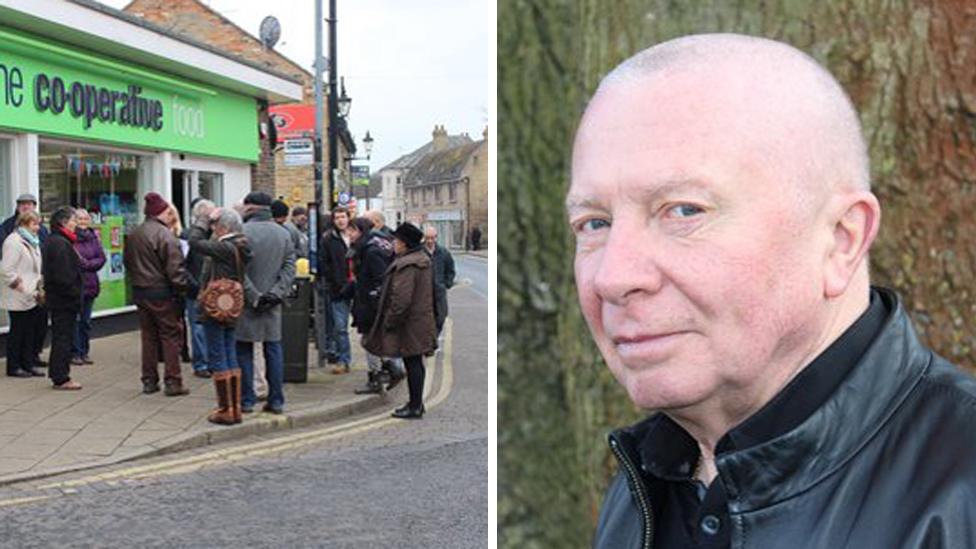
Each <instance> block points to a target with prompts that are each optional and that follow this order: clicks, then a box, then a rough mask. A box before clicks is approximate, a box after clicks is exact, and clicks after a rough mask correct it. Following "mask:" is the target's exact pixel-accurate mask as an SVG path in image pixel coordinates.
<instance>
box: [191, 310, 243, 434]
mask: <svg viewBox="0 0 976 549" xmlns="http://www.w3.org/2000/svg"><path fill="white" fill-rule="evenodd" d="M201 328H202V331H203V333H204V337H205V339H206V341H207V364H209V366H210V370H209V371H210V376H211V377H212V378H213V380H214V386H215V387H216V389H217V403H218V404H217V409H216V410H214V411H213V412H211V413H210V415H209V416H208V417H207V419H208V420H209V421H210V422H211V423H218V424H221V425H232V424H234V423H240V422H241V415H240V414H241V409H242V408H243V402H242V399H241V389H242V385H243V383H242V382H243V380H244V379H249V378H244V377H243V371H242V368H240V367H239V363H238V360H237V340H236V338H235V337H234V327H233V326H225V325H223V324H220V323H218V322H214V321H212V320H205V321H204V322H203V323H202V324H201Z"/></svg>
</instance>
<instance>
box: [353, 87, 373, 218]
mask: <svg viewBox="0 0 976 549" xmlns="http://www.w3.org/2000/svg"><path fill="white" fill-rule="evenodd" d="M350 101H352V100H351V99H350ZM363 149H365V150H366V156H365V157H362V156H352V157H349V160H350V162H351V161H353V160H365V161H366V169H367V174H368V170H369V158H370V156H371V155H372V154H373V136H371V135H369V130H366V137H364V138H363ZM366 209H367V210H368V209H369V179H367V180H366Z"/></svg>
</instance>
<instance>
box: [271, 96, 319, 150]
mask: <svg viewBox="0 0 976 549" xmlns="http://www.w3.org/2000/svg"><path fill="white" fill-rule="evenodd" d="M268 110H269V112H270V113H271V118H272V120H274V124H275V129H277V130H278V143H282V142H284V141H285V140H286V139H298V138H301V137H313V136H314V135H315V105H298V104H294V105H276V106H274V107H271V108H270V109H268Z"/></svg>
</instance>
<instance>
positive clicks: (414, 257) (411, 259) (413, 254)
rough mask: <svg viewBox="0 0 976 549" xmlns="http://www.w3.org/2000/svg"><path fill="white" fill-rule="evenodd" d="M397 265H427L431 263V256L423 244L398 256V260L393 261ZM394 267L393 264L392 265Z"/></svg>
mask: <svg viewBox="0 0 976 549" xmlns="http://www.w3.org/2000/svg"><path fill="white" fill-rule="evenodd" d="M393 263H394V264H395V265H396V266H397V267H406V266H408V265H416V266H418V267H425V266H427V265H430V256H429V255H427V252H425V251H424V248H423V246H420V247H418V248H414V249H411V250H407V252H405V253H404V254H403V255H401V256H398V257H397V258H396V261H394V262H393ZM391 267H392V265H391Z"/></svg>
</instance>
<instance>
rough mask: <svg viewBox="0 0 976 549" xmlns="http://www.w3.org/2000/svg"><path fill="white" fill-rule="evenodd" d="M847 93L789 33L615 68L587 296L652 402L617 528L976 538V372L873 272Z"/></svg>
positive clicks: (617, 368) (674, 542)
mask: <svg viewBox="0 0 976 549" xmlns="http://www.w3.org/2000/svg"><path fill="white" fill-rule="evenodd" d="M869 173H870V172H869V165H868V155H867V151H866V146H865V143H864V140H863V138H862V135H861V128H860V123H859V121H858V116H857V113H856V112H855V110H854V108H853V106H852V104H851V102H850V100H849V99H848V97H847V96H846V94H845V93H844V91H843V89H842V88H841V87H840V85H839V84H838V83H837V82H836V81H835V80H834V79H833V77H831V75H830V74H829V73H828V72H827V71H826V70H824V69H823V68H822V67H821V66H819V65H818V64H817V63H816V62H815V61H814V60H813V59H811V58H810V57H809V56H807V55H806V54H804V53H802V52H800V51H798V50H796V49H794V48H792V47H790V46H787V45H785V44H781V43H778V42H773V41H770V40H765V39H760V38H752V37H746V36H737V35H702V36H689V37H684V38H679V39H676V40H672V41H670V42H666V43H663V44H660V45H657V46H654V47H652V48H650V49H648V50H645V51H643V52H640V53H638V54H637V55H635V56H634V57H632V58H630V59H628V60H627V61H625V62H624V63H623V64H621V65H620V66H618V67H617V68H616V69H614V70H613V71H612V72H611V73H610V74H609V75H607V76H606V78H605V79H604V80H603V82H602V83H601V85H600V87H599V89H598V90H597V92H596V94H595V95H594V97H593V98H592V100H591V101H590V103H589V105H588V107H587V109H586V112H585V114H584V115H583V119H582V121H581V123H580V126H579V130H578V132H577V135H576V141H575V144H574V148H573V160H572V180H571V185H570V189H569V192H568V195H567V198H566V205H567V214H568V221H569V224H570V226H571V228H572V231H573V233H574V234H575V238H576V259H575V271H576V273H575V274H576V282H577V287H578V292H579V300H580V304H581V306H582V310H583V314H584V316H585V318H586V320H587V324H588V326H589V328H590V331H591V333H592V336H593V338H594V340H595V341H596V343H597V346H598V347H599V349H600V352H601V354H602V355H603V358H604V360H605V361H606V364H607V366H608V367H609V369H610V371H611V372H612V373H613V375H614V376H615V377H616V379H617V380H618V381H619V382H620V384H621V385H622V386H623V388H624V389H625V390H626V392H627V394H628V395H629V397H630V399H631V400H632V401H633V403H634V404H635V405H637V406H638V407H640V408H642V409H645V410H647V411H648V412H650V416H649V417H648V418H647V419H646V420H644V421H642V422H640V423H638V424H636V425H633V426H631V427H628V428H625V429H620V430H618V431H615V432H613V433H611V434H610V437H609V441H610V447H611V450H612V452H613V454H614V455H615V457H616V459H617V461H618V464H619V473H618V474H617V476H616V478H615V479H614V480H613V483H612V484H611V486H610V488H609V490H608V493H607V496H606V499H605V501H604V504H603V509H602V512H601V515H600V522H599V526H598V529H597V533H596V537H595V540H594V545H595V546H596V547H601V548H604V547H605V548H614V549H618V548H629V547H645V548H652V547H655V548H663V547H736V548H753V547H754V548H771V547H790V548H801V547H811V548H813V547H816V548H837V547H852V548H853V547H856V548H875V547H877V548H893V547H898V548H901V547H976V459H974V458H976V429H974V428H973V425H976V384H974V382H973V380H972V379H971V378H970V377H969V376H967V375H965V374H963V373H961V372H960V371H958V370H957V368H956V367H955V366H953V365H951V364H949V363H947V362H946V361H945V360H943V359H942V358H940V357H938V356H936V355H935V354H934V353H933V352H932V351H930V350H929V349H928V348H926V347H925V346H924V345H923V344H922V343H921V342H920V341H919V340H918V338H917V336H916V335H915V332H914V330H913V329H912V325H911V321H910V320H909V318H908V317H907V316H906V313H905V310H904V308H903V306H902V305H901V302H900V300H899V298H898V296H897V295H895V293H894V292H892V291H891V290H887V289H884V288H878V287H872V286H871V285H870V280H869V273H868V250H869V248H870V247H871V243H872V242H873V241H874V239H875V236H876V235H877V233H878V227H879V224H880V219H881V209H880V206H879V204H878V200H877V199H876V198H875V196H874V195H873V194H872V193H871V189H870V182H869Z"/></svg>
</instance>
